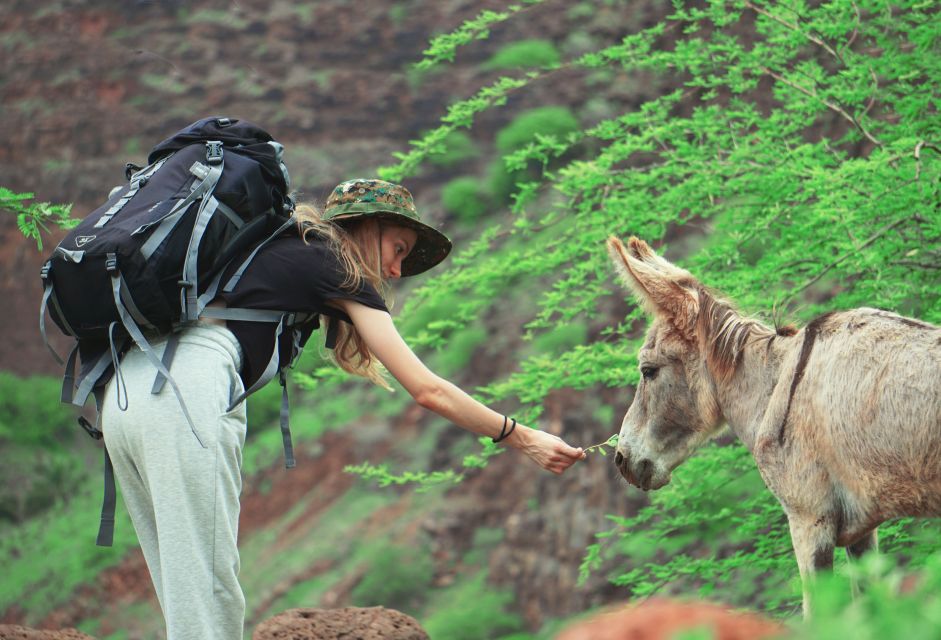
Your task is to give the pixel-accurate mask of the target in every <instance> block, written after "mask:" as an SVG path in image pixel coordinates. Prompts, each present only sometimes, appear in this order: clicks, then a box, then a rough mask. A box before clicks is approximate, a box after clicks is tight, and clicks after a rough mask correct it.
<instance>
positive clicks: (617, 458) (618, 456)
mask: <svg viewBox="0 0 941 640" xmlns="http://www.w3.org/2000/svg"><path fill="white" fill-rule="evenodd" d="M622 462H624V456H622V455H621V452H620V451H618V452H617V453H615V454H614V464H616V465H618V466H620V465H621V463H622Z"/></svg>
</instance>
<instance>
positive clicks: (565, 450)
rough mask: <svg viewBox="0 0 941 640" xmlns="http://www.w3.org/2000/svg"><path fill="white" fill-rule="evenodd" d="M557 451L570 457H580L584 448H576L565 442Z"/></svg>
mask: <svg viewBox="0 0 941 640" xmlns="http://www.w3.org/2000/svg"><path fill="white" fill-rule="evenodd" d="M556 452H557V453H560V454H561V455H563V456H568V457H569V458H580V457H581V455H582V454H583V453H584V450H583V449H582V448H581V447H578V448H575V447H572V446H569V445H567V444H565V443H564V442H563V443H562V446H560V447H559V448H558V449H556Z"/></svg>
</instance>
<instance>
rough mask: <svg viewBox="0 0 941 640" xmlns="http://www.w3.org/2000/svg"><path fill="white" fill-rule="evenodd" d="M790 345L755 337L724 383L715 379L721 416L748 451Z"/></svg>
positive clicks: (781, 340) (783, 340)
mask: <svg viewBox="0 0 941 640" xmlns="http://www.w3.org/2000/svg"><path fill="white" fill-rule="evenodd" d="M789 343H790V341H789V340H788V339H787V338H786V337H783V336H778V335H775V334H773V333H771V334H770V335H768V334H759V335H756V336H754V337H753V339H750V340H748V341H747V342H746V343H745V344H744V345H743V349H742V354H741V357H740V358H739V360H738V363H737V366H736V367H735V370H734V371H733V372H732V374H731V375H730V376H728V377H727V378H726V379H725V380H724V381H722V380H716V383H715V384H716V395H717V396H718V400H719V407H720V409H721V411H722V415H723V417H724V418H725V420H726V422H727V423H728V425H729V427H730V428H731V429H732V431H734V432H735V435H737V436H738V437H739V439H740V440H741V441H742V442H743V443H744V444H745V446H746V447H748V450H749V451H754V445H755V438H756V435H755V434H756V432H757V431H758V426H759V425H760V424H761V420H762V417H763V416H764V414H765V411H766V410H767V408H768V403H769V402H770V400H771V394H772V392H773V391H774V387H775V385H776V384H777V382H778V378H779V376H780V374H781V368H782V367H781V362H782V360H783V356H784V354H785V353H786V352H787V351H789V350H790V348H791V346H792V345H791V344H789Z"/></svg>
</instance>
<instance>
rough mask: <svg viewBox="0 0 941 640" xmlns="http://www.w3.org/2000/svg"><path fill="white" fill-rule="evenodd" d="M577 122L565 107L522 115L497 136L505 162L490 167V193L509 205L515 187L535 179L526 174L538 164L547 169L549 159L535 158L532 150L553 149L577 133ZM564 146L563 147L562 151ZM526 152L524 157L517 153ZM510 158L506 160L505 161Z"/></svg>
mask: <svg viewBox="0 0 941 640" xmlns="http://www.w3.org/2000/svg"><path fill="white" fill-rule="evenodd" d="M578 128H579V127H578V120H577V119H576V118H575V115H574V114H573V113H572V112H571V111H570V110H569V109H568V108H566V107H558V106H550V107H537V108H535V109H530V110H529V111H524V112H523V113H521V114H519V115H518V116H516V118H514V119H513V121H512V122H510V123H509V124H508V125H507V126H506V127H504V128H503V129H501V130H500V131H498V132H497V135H496V140H495V144H496V148H497V150H498V151H499V152H500V154H501V155H502V156H504V157H505V158H504V159H502V160H495V161H494V162H493V163H492V164H491V166H490V192H491V193H492V194H493V195H494V197H495V198H497V199H499V200H500V201H502V202H508V201H509V197H510V194H512V193H513V192H515V191H516V190H517V188H518V187H517V185H518V183H521V182H523V181H525V180H527V179H532V178H533V177H534V176H533V174H532V173H531V172H528V171H527V168H529V167H530V166H531V165H535V164H536V163H537V162H538V163H539V166H542V167H543V168H545V167H546V165H547V164H548V161H549V159H550V158H549V156H548V155H547V154H546V153H543V154H542V155H541V157H537V153H536V152H535V149H537V148H539V149H545V148H546V147H555V146H556V145H557V144H558V143H559V142H561V141H563V140H565V139H566V138H568V137H569V136H570V135H574V134H575V132H577V131H578ZM564 148H567V145H566V144H564V143H563V149H564ZM521 149H526V150H527V151H526V155H523V154H520V153H516V152H519V151H520V150H521ZM506 156H509V158H506Z"/></svg>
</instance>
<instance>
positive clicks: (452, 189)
mask: <svg viewBox="0 0 941 640" xmlns="http://www.w3.org/2000/svg"><path fill="white" fill-rule="evenodd" d="M441 203H442V204H443V205H444V208H445V210H446V211H447V212H448V213H451V214H453V215H454V216H455V217H456V218H457V219H458V220H460V221H461V222H465V223H473V222H475V221H476V220H477V219H478V218H480V217H481V216H482V215H484V213H486V212H487V210H488V209H489V208H490V207H489V205H488V201H487V196H486V193H485V192H484V189H483V188H482V187H481V184H480V182H479V181H478V180H477V179H476V178H471V177H463V178H455V179H454V180H451V181H450V182H448V183H447V184H446V185H444V188H442V189H441Z"/></svg>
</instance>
